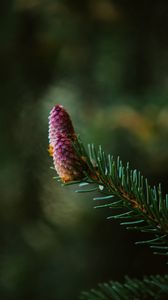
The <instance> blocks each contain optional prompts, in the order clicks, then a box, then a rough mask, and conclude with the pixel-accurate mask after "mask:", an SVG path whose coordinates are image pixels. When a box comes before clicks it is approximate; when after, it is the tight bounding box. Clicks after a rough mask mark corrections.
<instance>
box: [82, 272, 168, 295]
mask: <svg viewBox="0 0 168 300" xmlns="http://www.w3.org/2000/svg"><path fill="white" fill-rule="evenodd" d="M167 297H168V276H167V275H166V276H163V277H161V276H159V275H156V276H149V277H147V276H145V277H144V278H143V280H139V279H130V278H129V277H125V281H124V282H123V283H120V282H118V281H110V282H108V283H101V284H99V285H98V287H97V289H92V290H90V291H89V292H82V293H81V296H80V300H135V299H136V300H145V299H146V300H158V299H160V300H166V299H167Z"/></svg>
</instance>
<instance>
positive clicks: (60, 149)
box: [48, 105, 86, 182]
mask: <svg viewBox="0 0 168 300" xmlns="http://www.w3.org/2000/svg"><path fill="white" fill-rule="evenodd" d="M75 139H77V137H76V134H75V131H74V128H73V125H72V122H71V119H70V117H69V115H68V113H67V112H66V111H65V109H64V108H63V107H62V106H61V105H56V106H55V107H54V108H53V109H52V110H51V112H50V115H49V150H48V151H49V154H50V155H51V156H53V162H54V166H55V169H56V171H57V173H58V175H59V176H60V178H61V180H62V181H63V182H70V181H76V180H81V179H82V178H84V177H85V175H84V172H83V170H84V169H85V168H86V165H85V163H84V161H83V160H82V158H81V157H80V156H79V155H78V154H77V153H76V151H75V149H74V146H73V142H74V141H75Z"/></svg>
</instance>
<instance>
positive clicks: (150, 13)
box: [0, 0, 168, 300]
mask: <svg viewBox="0 0 168 300" xmlns="http://www.w3.org/2000/svg"><path fill="white" fill-rule="evenodd" d="M167 14H168V4H167V1H163V0H161V1H157V2H153V1H139V0H138V1H133V0H130V1H122V0H114V1H110V0H104V1H103V0H99V1H94V0H91V1H90V0H88V1H75V0H73V1H68V0H66V1H63V0H48V1H47V0H41V1H40V0H39V1H38V0H31V1H27V0H13V1H12V0H9V1H1V3H0V65H1V72H0V94H1V109H0V120H1V124H2V125H1V128H2V133H1V143H2V147H1V150H0V151H1V156H0V163H1V172H0V182H1V191H0V193H1V202H0V220H1V229H0V239H1V256H2V259H1V268H0V269H1V271H0V272H1V274H0V275H1V276H0V277H1V295H2V296H1V297H2V298H3V299H4V300H8V299H9V300H10V299H12V300H15V299H17V300H18V299H25V300H26V299H32V300H33V299H36V300H37V299H41V298H44V297H45V298H46V299H48V300H55V299H59V300H64V299H67V297H68V298H69V299H77V298H78V295H79V292H80V290H87V289H88V288H90V287H92V286H95V284H96V283H97V282H100V281H105V280H108V279H109V278H111V279H114V280H120V279H122V278H123V274H125V273H128V275H130V276H131V275H133V276H134V277H135V276H140V275H141V274H142V270H141V265H142V262H143V263H144V266H145V265H147V266H148V267H147V268H146V269H145V267H144V270H143V273H145V272H146V274H151V273H159V272H160V273H161V272H164V271H165V269H164V268H165V267H164V265H162V263H161V261H160V260H159V259H158V258H155V260H154V258H150V253H148V252H146V251H147V250H146V249H145V250H144V252H143V250H142V249H141V250H139V252H135V250H134V247H133V246H131V245H130V244H129V240H130V235H131V236H132V239H134V238H133V236H135V233H127V235H126V236H125V235H124V233H123V232H122V230H121V229H118V226H117V225H116V227H114V225H112V226H111V225H110V224H109V223H108V222H107V221H104V218H103V216H102V213H100V214H99V213H98V212H97V211H96V213H95V212H94V210H91V209H90V206H91V207H92V206H93V205H92V203H90V201H89V200H87V199H85V200H84V201H83V199H80V202H79V200H77V199H76V198H74V194H73V193H72V194H71V191H70V192H69V194H68V198H67V192H65V191H62V189H61V188H58V187H57V186H56V184H55V181H54V180H53V181H52V180H49V178H50V177H52V175H53V173H52V170H50V169H49V168H48V165H49V160H48V154H47V146H48V145H47V143H48V138H47V135H48V133H47V122H48V120H47V117H48V113H49V110H50V109H51V107H52V106H53V105H54V104H56V103H61V104H63V105H64V106H65V107H66V108H67V109H68V110H69V111H70V113H71V115H72V119H73V121H74V124H75V126H76V128H78V130H79V133H80V134H81V136H82V137H83V140H84V142H90V141H93V142H94V143H95V144H97V143H101V144H103V145H104V148H105V149H106V151H107V152H111V153H113V154H114V155H120V156H121V157H122V158H123V160H124V161H127V160H128V161H131V162H132V167H134V166H136V167H137V168H138V169H140V170H141V171H143V174H144V175H146V176H148V177H149V180H150V182H152V183H154V184H155V183H157V182H158V181H161V182H163V188H164V189H166V185H167V170H166V165H167V130H168V125H167V119H168V118H167V115H168V112H167V90H168V88H167V71H168V64H167V62H168V59H167V58H168V43H167V35H168V23H167ZM76 201H77V204H76ZM104 215H106V212H104ZM102 228H103V230H102ZM116 232H117V234H116ZM105 233H106V234H105ZM121 239H123V240H124V246H125V249H124V253H125V254H124V257H123V249H122V248H121V249H119V241H120V240H121ZM136 251H138V250H137V249H136ZM95 253H96V255H95ZM93 254H94V255H93ZM143 256H145V258H144V257H143ZM93 257H94V258H93ZM126 257H127V259H125V258H126ZM130 259H131V261H132V263H131V266H130V264H129V260H130ZM149 259H150V261H151V265H150V270H149V269H148V268H149V264H146V263H145V262H147V261H148V262H149Z"/></svg>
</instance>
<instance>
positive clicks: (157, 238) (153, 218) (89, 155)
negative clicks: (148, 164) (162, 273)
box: [74, 139, 168, 255]
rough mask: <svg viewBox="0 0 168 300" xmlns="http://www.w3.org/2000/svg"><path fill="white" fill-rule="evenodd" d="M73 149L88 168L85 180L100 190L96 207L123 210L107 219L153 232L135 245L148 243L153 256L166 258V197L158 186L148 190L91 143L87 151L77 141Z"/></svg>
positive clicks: (132, 172) (142, 181)
mask: <svg viewBox="0 0 168 300" xmlns="http://www.w3.org/2000/svg"><path fill="white" fill-rule="evenodd" d="M74 147H75V150H76V152H77V153H78V155H79V156H80V157H82V158H83V159H84V161H85V164H87V166H88V171H87V172H86V173H85V175H86V178H85V181H86V182H88V183H89V185H90V184H93V183H94V184H96V185H97V188H98V187H100V186H101V187H102V188H103V191H102V188H101V189H99V190H100V192H101V193H102V196H101V197H98V198H94V200H99V202H100V201H102V203H101V205H99V204H98V205H97V206H95V207H96V208H103V207H107V206H108V207H110V208H113V209H116V208H119V209H124V212H123V213H120V214H115V211H114V210H113V211H114V213H113V215H111V216H109V217H108V219H120V220H123V221H122V222H121V225H125V226H126V227H127V229H130V230H138V231H141V232H147V233H152V234H153V235H154V238H152V239H149V240H145V241H138V242H136V244H148V245H149V246H150V247H151V248H153V249H154V251H155V252H154V253H155V254H163V255H168V195H166V196H165V197H163V196H162V190H161V185H160V184H159V185H158V187H156V186H154V187H151V186H150V185H149V184H148V181H147V179H145V178H144V177H143V176H142V175H141V173H140V172H139V171H137V170H131V169H130V166H129V163H127V164H126V166H125V165H123V163H122V161H121V159H120V158H119V157H118V158H117V160H115V159H114V158H113V157H112V156H111V155H106V154H105V153H104V151H103V150H102V147H101V146H99V148H98V150H97V149H96V148H95V146H94V145H93V144H92V145H89V146H88V152H86V150H85V148H84V146H83V144H82V142H81V141H80V140H79V139H78V140H77V141H76V142H75V143H74ZM94 190H95V188H94ZM90 191H92V190H91V189H90V188H88V189H85V190H83V189H82V190H80V189H79V190H77V192H78V193H79V192H90ZM109 199H110V200H112V201H111V202H110V203H109V202H107V201H109ZM116 199H117V201H116ZM103 202H104V203H103ZM125 209H126V210H127V211H126V212H125Z"/></svg>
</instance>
